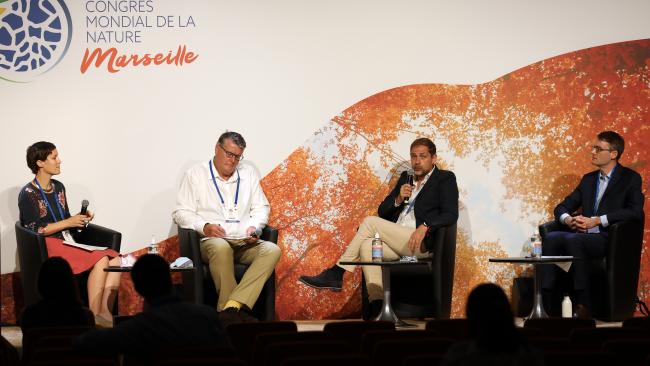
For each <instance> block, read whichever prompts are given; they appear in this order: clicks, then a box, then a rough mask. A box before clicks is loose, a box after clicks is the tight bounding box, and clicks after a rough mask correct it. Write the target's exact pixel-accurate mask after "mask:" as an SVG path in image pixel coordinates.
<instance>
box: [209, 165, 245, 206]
mask: <svg viewBox="0 0 650 366" xmlns="http://www.w3.org/2000/svg"><path fill="white" fill-rule="evenodd" d="M208 167H209V168H210V175H211V176H212V183H214V188H216V189H217V194H218V195H219V199H220V200H221V204H222V205H224V206H225V205H226V202H225V201H224V200H223V196H222V195H221V191H220V190H219V185H217V179H216V178H215V177H214V170H213V169H212V160H210V161H208ZM240 180H241V178H240V177H239V169H237V190H236V191H235V207H237V201H239V182H240Z"/></svg>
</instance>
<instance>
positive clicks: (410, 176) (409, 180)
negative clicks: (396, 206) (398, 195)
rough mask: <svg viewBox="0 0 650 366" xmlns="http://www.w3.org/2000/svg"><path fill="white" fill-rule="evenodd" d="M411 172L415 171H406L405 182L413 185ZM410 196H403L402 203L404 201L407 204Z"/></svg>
mask: <svg viewBox="0 0 650 366" xmlns="http://www.w3.org/2000/svg"><path fill="white" fill-rule="evenodd" d="M413 174H415V173H414V172H413V169H408V170H407V171H406V183H407V184H410V185H413ZM410 198H411V197H406V198H404V203H406V204H407V205H408V204H409V199H410Z"/></svg>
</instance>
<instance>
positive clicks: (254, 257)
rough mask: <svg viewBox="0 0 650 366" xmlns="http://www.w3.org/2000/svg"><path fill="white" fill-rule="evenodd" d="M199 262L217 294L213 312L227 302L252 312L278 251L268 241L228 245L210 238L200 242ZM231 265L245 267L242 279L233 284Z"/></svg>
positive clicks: (276, 260)
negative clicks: (235, 302) (203, 266)
mask: <svg viewBox="0 0 650 366" xmlns="http://www.w3.org/2000/svg"><path fill="white" fill-rule="evenodd" d="M200 248H201V259H202V260H203V262H205V263H207V264H208V266H209V267H210V274H211V275H212V280H213V281H214V285H215V287H216V288H217V291H218V292H219V301H218V302H217V310H218V311H221V310H223V307H224V305H226V303H227V302H228V300H235V301H237V302H239V303H242V304H244V305H246V306H248V308H249V309H252V308H253V305H255V302H256V301H257V298H258V297H259V295H260V292H262V288H263V287H264V283H265V282H266V280H268V279H269V277H270V276H271V273H273V269H274V268H275V264H276V263H277V262H278V260H279V259H280V248H279V247H278V246H277V245H276V244H275V243H272V242H270V241H262V240H260V241H258V242H257V243H255V244H239V243H237V242H228V241H226V240H225V239H222V238H210V239H207V240H204V241H203V242H201V246H200ZM235 261H236V262H238V263H244V264H248V265H249V266H250V267H248V269H247V270H246V273H245V274H244V277H242V279H241V281H240V282H239V283H237V281H236V280H235Z"/></svg>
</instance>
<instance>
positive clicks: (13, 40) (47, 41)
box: [0, 0, 72, 82]
mask: <svg viewBox="0 0 650 366" xmlns="http://www.w3.org/2000/svg"><path fill="white" fill-rule="evenodd" d="M0 20H1V23H0V25H1V26H0V78H2V79H5V80H8V81H16V82H27V81H31V80H34V78H36V77H37V76H38V75H41V74H43V73H45V72H47V71H49V70H51V69H52V68H54V67H55V66H56V65H57V64H58V63H59V62H60V61H61V60H62V59H63V57H64V56H65V54H66V52H67V51H68V47H70V40H71V39H72V21H71V17H70V11H69V10H68V8H67V7H66V5H65V3H64V2H63V0H0Z"/></svg>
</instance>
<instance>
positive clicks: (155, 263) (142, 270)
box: [131, 254, 172, 301]
mask: <svg viewBox="0 0 650 366" xmlns="http://www.w3.org/2000/svg"><path fill="white" fill-rule="evenodd" d="M131 278H132V279H133V285H134V286H135V290H136V291H137V292H138V293H139V294H140V295H142V297H144V298H145V300H147V301H151V300H153V299H156V298H159V297H162V296H165V295H168V294H170V293H171V292H172V279H171V275H170V272H169V264H167V262H166V261H165V260H164V259H163V258H162V257H161V256H159V255H155V254H145V255H143V256H142V257H140V258H138V261H137V262H135V264H134V265H133V269H132V271H131Z"/></svg>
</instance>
